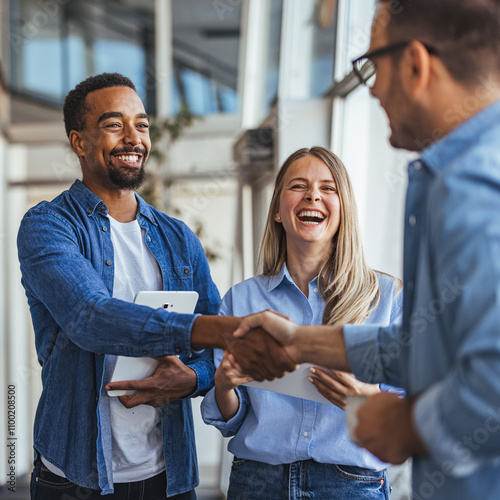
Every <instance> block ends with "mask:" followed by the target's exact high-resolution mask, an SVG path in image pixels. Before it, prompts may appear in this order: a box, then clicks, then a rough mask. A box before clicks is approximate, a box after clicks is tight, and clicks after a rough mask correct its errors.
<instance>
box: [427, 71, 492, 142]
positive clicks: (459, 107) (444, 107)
mask: <svg viewBox="0 0 500 500" xmlns="http://www.w3.org/2000/svg"><path fill="white" fill-rule="evenodd" d="M499 100H500V85H499V83H498V77H493V75H490V76H489V77H484V78H483V79H482V80H481V81H480V82H478V83H475V84H472V85H468V86H466V87H465V86H460V85H458V84H455V85H454V88H453V91H449V89H448V91H446V90H445V91H443V92H442V93H441V94H439V95H438V97H437V99H436V100H435V102H432V103H430V112H429V115H430V116H431V123H430V128H432V130H434V131H435V132H437V131H438V130H439V131H440V134H439V137H436V138H435V139H439V138H441V137H444V136H446V135H448V134H449V133H450V132H451V131H452V130H454V129H456V128H458V127H459V126H460V125H462V124H463V123H465V122H466V121H467V120H469V119H470V118H472V117H473V116H475V115H477V114H478V113H480V112H481V111H483V110H484V109H486V108H488V107H489V106H491V105H492V104H494V103H495V102H497V101H499Z"/></svg>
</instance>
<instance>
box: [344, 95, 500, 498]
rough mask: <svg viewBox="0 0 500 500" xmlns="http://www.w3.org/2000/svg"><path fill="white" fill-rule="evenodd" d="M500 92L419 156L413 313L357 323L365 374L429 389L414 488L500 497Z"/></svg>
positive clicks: (408, 252) (352, 352) (419, 404)
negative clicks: (385, 321)
mask: <svg viewBox="0 0 500 500" xmlns="http://www.w3.org/2000/svg"><path fill="white" fill-rule="evenodd" d="M499 145H500V102H497V103H496V104H494V105H492V106H490V107H488V108H487V109H485V110H483V111H481V112H480V113H478V114H477V115H475V116H474V117H472V118H471V119H469V120H468V121H467V122H465V123H464V124H462V125H461V126H459V127H458V128H456V129H455V130H453V131H452V132H451V133H449V134H448V135H447V136H446V137H444V138H443V139H442V140H440V141H439V142H436V143H434V144H433V145H431V146H430V147H429V148H427V149H426V150H425V151H423V153H422V155H421V159H418V160H416V161H414V162H412V163H411V164H410V166H409V185H408V193H407V199H406V215H405V237H404V282H405V290H404V293H405V297H404V305H403V324H402V327H401V328H398V327H393V328H380V329H373V328H369V327H362V326H346V327H344V334H345V339H346V344H347V353H348V356H349V361H350V363H351V367H352V368H353V370H354V373H356V375H358V376H359V377H360V378H362V379H364V380H365V381H368V382H374V381H385V382H387V383H392V384H396V385H397V384H399V385H401V386H402V387H404V388H405V389H406V390H407V391H408V393H409V395H410V396H418V399H417V401H416V403H415V406H414V410H413V419H414V422H415V424H416V426H417V429H418V432H419V435H420V437H421V438H422V439H423V441H424V442H425V445H426V446H427V449H428V450H429V453H430V455H429V457H428V458H426V457H415V459H414V461H413V467H414V473H413V479H414V481H413V498H414V499H415V500H419V499H422V498H439V499H447V500H456V499H461V500H464V499H483V498H484V499H494V498H495V499H496V498H500V146H499Z"/></svg>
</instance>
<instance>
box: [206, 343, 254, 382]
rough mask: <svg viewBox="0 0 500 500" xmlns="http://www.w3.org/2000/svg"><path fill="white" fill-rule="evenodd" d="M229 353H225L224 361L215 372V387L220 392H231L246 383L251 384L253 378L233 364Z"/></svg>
mask: <svg viewBox="0 0 500 500" xmlns="http://www.w3.org/2000/svg"><path fill="white" fill-rule="evenodd" d="M228 354H229V353H228V352H227V351H224V356H223V357H222V361H221V363H220V365H219V367H218V368H217V370H216V371H215V376H214V382H215V387H216V388H217V390H218V391H220V392H229V391H232V390H233V389H235V388H236V387H238V386H239V385H241V384H244V383H246V382H251V381H252V380H253V378H252V377H249V376H248V375H245V374H244V373H242V372H241V371H240V370H239V368H237V367H236V366H235V365H233V364H231V362H230V361H229V359H228Z"/></svg>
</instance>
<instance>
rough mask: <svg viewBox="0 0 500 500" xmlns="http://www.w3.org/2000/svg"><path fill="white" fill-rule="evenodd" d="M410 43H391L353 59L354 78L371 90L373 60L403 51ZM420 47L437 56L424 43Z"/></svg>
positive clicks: (435, 51) (373, 69) (373, 75)
mask: <svg viewBox="0 0 500 500" xmlns="http://www.w3.org/2000/svg"><path fill="white" fill-rule="evenodd" d="M412 41H413V40H406V41H404V42H396V43H392V44H391V45H387V46H386V47H381V48H380V49H376V50H373V51H371V52H367V53H366V54H363V55H362V56H361V57H358V58H357V59H354V61H352V68H353V70H354V73H355V74H356V76H357V77H358V78H359V81H360V82H361V83H362V84H363V85H366V86H367V87H368V88H372V87H373V84H374V82H375V72H376V70H377V68H376V67H375V63H374V62H373V59H375V58H377V57H381V56H385V55H387V54H390V53H391V52H395V51H396V50H401V49H404V48H405V47H407V46H408V45H410V43H411V42H412ZM421 43H422V42H421ZM422 45H423V46H424V47H425V48H426V49H427V52H428V53H429V54H437V50H436V49H435V48H433V47H431V46H430V45H427V44H425V43H422Z"/></svg>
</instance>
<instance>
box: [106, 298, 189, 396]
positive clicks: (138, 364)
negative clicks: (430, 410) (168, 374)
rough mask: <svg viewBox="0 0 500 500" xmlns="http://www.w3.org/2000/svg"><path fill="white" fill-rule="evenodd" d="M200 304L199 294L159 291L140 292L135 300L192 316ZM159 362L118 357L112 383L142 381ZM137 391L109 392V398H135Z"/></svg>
mask: <svg viewBox="0 0 500 500" xmlns="http://www.w3.org/2000/svg"><path fill="white" fill-rule="evenodd" d="M197 302H198V292H185V291H182V292H181V291H158V292H150V291H144V292H139V293H138V294H137V295H136V296H135V299H134V303H135V304H139V305H141V306H149V307H152V308H153V309H159V308H163V309H165V310H167V311H168V312H175V313H181V314H192V313H193V312H194V309H195V307H196V303H197ZM157 365H158V361H157V360H156V359H153V358H131V357H129V356H118V357H117V358H116V364H115V367H114V370H113V375H112V376H111V380H110V382H121V381H123V380H142V379H145V378H147V377H150V376H151V375H153V373H154V372H155V370H156V366H157ZM135 393H136V391H132V390H130V391H127V390H119V391H118V390H116V391H108V395H109V396H133V395H134V394H135Z"/></svg>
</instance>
